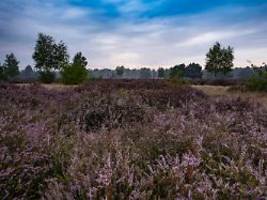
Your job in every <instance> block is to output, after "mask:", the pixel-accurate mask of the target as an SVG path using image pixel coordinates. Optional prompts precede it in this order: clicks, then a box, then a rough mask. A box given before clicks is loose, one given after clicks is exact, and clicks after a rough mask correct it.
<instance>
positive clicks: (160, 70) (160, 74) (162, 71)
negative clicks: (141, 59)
mask: <svg viewBox="0 0 267 200" xmlns="http://www.w3.org/2000/svg"><path fill="white" fill-rule="evenodd" d="M158 77H159V78H164V77H165V70H164V69H163V68H159V69H158Z"/></svg>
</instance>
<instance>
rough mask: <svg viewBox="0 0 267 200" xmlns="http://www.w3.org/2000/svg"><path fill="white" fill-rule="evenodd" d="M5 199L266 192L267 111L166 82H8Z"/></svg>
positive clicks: (1, 100)
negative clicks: (62, 85)
mask: <svg viewBox="0 0 267 200" xmlns="http://www.w3.org/2000/svg"><path fill="white" fill-rule="evenodd" d="M0 151H1V155H0V198H1V199H261V198H264V197H266V196H267V192H266V191H267V111H266V109H265V108H264V107H263V106H262V105H261V104H259V103H256V102H254V101H252V100H250V99H244V98H238V97H229V96H221V97H210V96H207V95H206V94H204V93H203V92H201V91H199V90H197V89H194V88H191V87H190V86H187V85H177V84H175V83H173V82H171V83H170V82H168V81H164V80H155V81H153V80H138V81H130V80H129V81H125V80H106V81H105V80H99V81H91V82H89V83H87V84H84V85H82V86H78V87H75V88H68V89H63V90H55V89H46V88H44V87H42V86H41V85H30V86H29V85H27V86H15V85H8V84H7V85H1V86H0Z"/></svg>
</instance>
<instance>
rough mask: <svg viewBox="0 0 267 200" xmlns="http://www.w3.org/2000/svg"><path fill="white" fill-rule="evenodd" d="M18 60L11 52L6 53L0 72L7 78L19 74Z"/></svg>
mask: <svg viewBox="0 0 267 200" xmlns="http://www.w3.org/2000/svg"><path fill="white" fill-rule="evenodd" d="M18 64H19V61H18V60H17V58H16V57H15V55H14V54H13V53H11V54H7V55H6V59H5V62H4V64H3V68H2V71H3V72H2V73H3V74H5V75H4V76H6V78H7V79H9V80H10V79H12V78H14V77H16V76H17V75H19V67H18Z"/></svg>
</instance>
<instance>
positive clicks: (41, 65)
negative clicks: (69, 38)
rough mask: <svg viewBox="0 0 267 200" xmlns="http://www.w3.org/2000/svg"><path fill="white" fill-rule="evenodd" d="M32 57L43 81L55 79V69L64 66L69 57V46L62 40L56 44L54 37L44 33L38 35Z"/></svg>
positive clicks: (47, 81)
mask: <svg viewBox="0 0 267 200" xmlns="http://www.w3.org/2000/svg"><path fill="white" fill-rule="evenodd" d="M32 57H33V59H34V61H35V68H36V69H37V70H38V71H39V73H40V79H41V81H43V82H46V83H51V82H53V81H54V79H55V74H54V73H53V70H60V69H61V68H63V67H64V66H65V65H66V64H67V63H68V59H69V55H68V53H67V46H66V45H65V44H64V43H63V42H62V41H61V42H59V43H58V44H56V43H55V40H54V39H53V37H51V36H49V35H45V34H43V33H39V35H38V39H37V41H36V45H35V48H34V53H33V56H32Z"/></svg>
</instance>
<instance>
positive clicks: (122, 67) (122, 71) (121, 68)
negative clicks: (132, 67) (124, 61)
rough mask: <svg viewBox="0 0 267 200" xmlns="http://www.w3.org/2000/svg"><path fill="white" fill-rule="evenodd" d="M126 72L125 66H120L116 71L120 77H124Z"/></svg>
mask: <svg viewBox="0 0 267 200" xmlns="http://www.w3.org/2000/svg"><path fill="white" fill-rule="evenodd" d="M124 70H125V68H124V66H118V67H116V69H115V71H116V73H117V75H118V76H122V75H123V73H124Z"/></svg>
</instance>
